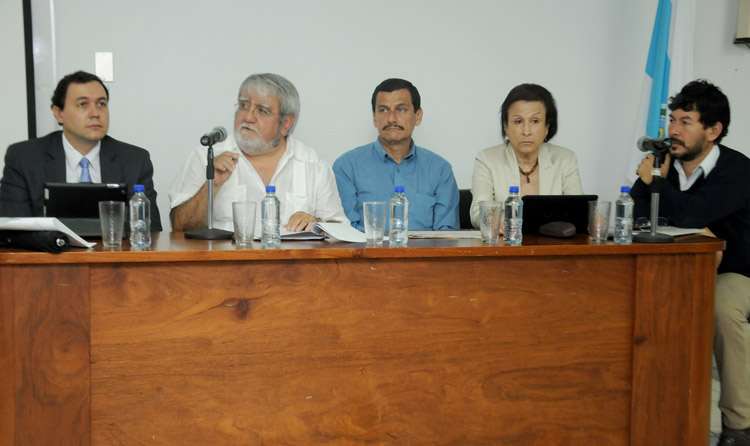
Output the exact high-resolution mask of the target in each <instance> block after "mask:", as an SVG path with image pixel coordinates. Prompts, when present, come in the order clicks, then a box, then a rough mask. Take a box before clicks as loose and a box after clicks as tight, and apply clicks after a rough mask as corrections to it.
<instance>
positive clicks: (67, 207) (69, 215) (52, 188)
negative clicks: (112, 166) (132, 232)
mask: <svg viewBox="0 0 750 446" xmlns="http://www.w3.org/2000/svg"><path fill="white" fill-rule="evenodd" d="M127 200H128V188H127V186H126V185H125V184H121V183H45V184H44V216H45V217H56V218H57V219H58V220H60V222H62V224H64V225H65V226H67V227H68V228H70V230H72V231H73V232H75V233H76V234H78V235H79V236H81V237H101V235H102V232H101V226H100V224H99V202H100V201H124V202H126V209H127ZM125 219H126V220H127V212H126V215H125ZM126 227H127V224H126Z"/></svg>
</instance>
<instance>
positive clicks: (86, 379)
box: [13, 265, 91, 446]
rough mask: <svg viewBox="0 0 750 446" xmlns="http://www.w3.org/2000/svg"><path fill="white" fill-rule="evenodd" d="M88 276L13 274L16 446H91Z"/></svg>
mask: <svg viewBox="0 0 750 446" xmlns="http://www.w3.org/2000/svg"><path fill="white" fill-rule="evenodd" d="M88 275H89V268H88V266H87V265H34V266H17V267H15V268H14V277H13V293H14V301H15V308H14V313H15V314H14V325H15V327H14V331H15V334H14V339H15V345H14V349H15V407H16V425H15V435H16V439H15V444H16V445H29V446H32V445H62V444H65V445H68V444H70V445H73V444H75V445H84V446H86V445H89V444H90V434H89V432H90V429H91V426H90V405H89V383H90V376H89V331H90V327H89V301H88V299H89V287H88V284H89V280H88ZM51 420H55V421H54V423H51V422H50V421H51Z"/></svg>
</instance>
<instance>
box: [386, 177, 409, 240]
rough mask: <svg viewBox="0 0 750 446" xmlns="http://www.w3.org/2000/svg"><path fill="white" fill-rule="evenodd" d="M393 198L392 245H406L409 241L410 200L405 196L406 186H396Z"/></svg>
mask: <svg viewBox="0 0 750 446" xmlns="http://www.w3.org/2000/svg"><path fill="white" fill-rule="evenodd" d="M395 191H396V193H395V194H394V195H393V198H391V229H390V232H389V235H388V236H389V240H390V242H391V245H402V246H403V245H406V244H407V242H408V241H409V200H407V199H406V196H405V195H404V186H396V188H395Z"/></svg>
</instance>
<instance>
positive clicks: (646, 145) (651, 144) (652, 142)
mask: <svg viewBox="0 0 750 446" xmlns="http://www.w3.org/2000/svg"><path fill="white" fill-rule="evenodd" d="M636 146H637V147H638V149H639V150H640V151H641V152H660V151H663V150H666V149H668V148H670V147H672V140H671V139H670V138H649V137H648V136H641V137H640V138H638V143H637V144H636Z"/></svg>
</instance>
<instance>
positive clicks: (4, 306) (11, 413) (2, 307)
mask: <svg viewBox="0 0 750 446" xmlns="http://www.w3.org/2000/svg"><path fill="white" fill-rule="evenodd" d="M12 269H13V266H8V265H0V444H4V445H5V444H7V445H12V444H13V438H14V436H15V425H16V420H15V408H16V406H15V404H13V402H14V401H15V398H14V394H15V381H14V379H13V378H14V376H15V374H14V370H15V360H14V359H15V354H14V353H15V351H14V348H13V346H14V344H15V338H14V336H13V334H14V332H13V327H14V325H13V271H12Z"/></svg>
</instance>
